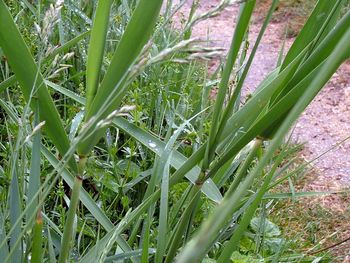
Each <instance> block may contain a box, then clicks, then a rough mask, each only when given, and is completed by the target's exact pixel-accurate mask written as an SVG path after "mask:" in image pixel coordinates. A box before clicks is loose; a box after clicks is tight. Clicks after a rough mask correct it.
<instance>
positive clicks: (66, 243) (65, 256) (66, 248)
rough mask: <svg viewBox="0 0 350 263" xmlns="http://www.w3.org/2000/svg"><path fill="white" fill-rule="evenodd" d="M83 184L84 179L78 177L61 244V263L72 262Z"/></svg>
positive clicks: (75, 180)
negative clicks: (73, 241)
mask: <svg viewBox="0 0 350 263" xmlns="http://www.w3.org/2000/svg"><path fill="white" fill-rule="evenodd" d="M82 184H83V179H82V178H81V177H79V176H76V177H75V178H74V183H73V188H72V196H71V198H70V203H69V209H68V213H67V219H66V222H65V226H64V232H63V237H62V242H61V251H60V256H59V258H58V262H59V263H66V262H67V261H68V262H69V261H70V258H69V255H70V252H71V247H72V238H73V225H74V217H75V213H76V210H77V207H78V204H79V193H80V189H81V186H82Z"/></svg>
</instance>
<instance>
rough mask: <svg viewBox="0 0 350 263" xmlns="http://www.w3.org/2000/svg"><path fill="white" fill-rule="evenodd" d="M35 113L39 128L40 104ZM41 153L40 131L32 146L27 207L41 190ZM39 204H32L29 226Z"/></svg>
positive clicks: (35, 135)
mask: <svg viewBox="0 0 350 263" xmlns="http://www.w3.org/2000/svg"><path fill="white" fill-rule="evenodd" d="M36 104H37V107H36V111H35V120H34V125H35V126H37V125H38V124H39V122H40V120H39V105H38V103H36ZM40 151H41V131H40V129H39V130H37V131H36V133H35V134H34V136H33V146H32V156H31V158H32V159H31V163H30V172H29V182H28V192H27V205H28V204H29V203H31V202H32V200H33V199H34V196H35V195H36V193H37V191H38V189H40V162H41V159H40V157H41V156H40ZM38 204H39V199H38V198H37V201H33V202H32V203H31V207H32V208H30V209H29V210H28V212H27V215H26V219H27V224H31V223H32V222H29V221H28V219H29V218H32V217H31V213H35V207H37V205H38Z"/></svg>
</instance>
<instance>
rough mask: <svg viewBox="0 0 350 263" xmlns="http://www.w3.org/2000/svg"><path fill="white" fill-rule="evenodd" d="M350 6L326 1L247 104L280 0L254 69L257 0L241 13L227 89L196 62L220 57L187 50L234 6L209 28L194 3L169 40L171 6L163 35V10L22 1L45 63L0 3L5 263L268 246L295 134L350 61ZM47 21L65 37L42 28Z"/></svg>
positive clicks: (187, 254) (228, 256)
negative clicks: (249, 41) (272, 205)
mask: <svg viewBox="0 0 350 263" xmlns="http://www.w3.org/2000/svg"><path fill="white" fill-rule="evenodd" d="M341 2H342V1H341V0H337V2H336V4H334V3H330V2H322V1H320V2H318V4H317V8H316V9H315V10H314V12H313V13H312V15H311V16H310V19H309V20H308V21H307V23H306V24H305V26H304V27H303V30H302V31H301V33H300V34H299V35H298V37H297V38H296V40H295V42H294V44H293V46H292V47H291V49H290V50H289V51H288V53H287V55H286V57H285V58H283V59H282V58H281V60H280V63H279V65H278V67H277V68H276V69H275V70H274V71H273V72H271V74H270V75H269V76H268V77H267V79H265V80H264V81H263V83H262V84H261V85H260V86H259V88H258V90H257V91H256V92H255V93H254V94H253V95H252V96H251V98H250V99H249V100H248V101H247V102H246V103H245V104H240V97H241V89H242V87H243V84H244V81H245V78H246V76H247V73H248V72H249V70H250V66H251V65H252V60H253V58H254V55H255V51H256V50H257V48H258V47H259V43H260V40H261V37H262V36H263V34H264V32H265V30H266V27H267V25H268V23H269V22H270V20H271V16H272V13H273V12H274V10H275V8H276V6H277V4H278V1H277V0H274V1H273V2H272V5H271V6H270V9H269V11H268V13H267V16H266V18H265V20H264V24H263V26H262V28H261V31H260V35H259V37H258V38H257V40H256V43H255V45H254V47H253V49H252V52H251V53H250V54H249V56H247V61H245V62H244V63H243V61H241V60H240V59H238V58H239V57H240V54H241V53H242V52H246V51H247V50H246V49H245V46H244V45H243V43H244V42H245V38H246V35H247V32H248V28H249V24H250V23H251V18H252V14H253V11H254V8H255V4H256V1H255V0H252V1H244V2H239V4H240V13H239V16H238V19H237V24H236V27H235V33H234V35H233V37H232V44H231V47H230V50H229V52H228V55H227V58H226V61H225V62H224V63H223V65H222V72H221V77H220V79H210V78H209V77H208V76H207V73H206V70H205V69H203V64H200V62H199V60H208V59H211V58H212V57H213V56H218V55H219V54H218V50H212V49H210V48H207V47H203V46H201V45H200V43H198V41H196V40H194V39H191V27H192V26H193V25H194V24H196V23H197V22H199V21H200V20H202V19H206V18H208V17H211V16H214V15H216V14H217V13H218V12H219V11H220V10H222V9H223V8H224V7H226V6H228V5H229V4H230V1H226V0H224V1H222V2H221V4H220V5H219V6H218V7H216V8H214V9H213V10H210V11H209V12H207V13H205V14H196V2H194V4H193V6H192V12H191V15H190V17H189V18H188V21H187V23H186V28H185V30H184V32H179V33H178V34H176V33H174V32H173V31H172V30H171V29H169V26H168V22H169V21H170V20H171V17H172V15H173V11H174V10H177V9H178V6H177V7H176V6H173V2H172V1H168V2H167V5H166V10H165V14H164V16H165V17H163V19H161V20H158V19H159V14H160V10H161V6H162V4H163V1H161V0H155V1H148V0H140V1H117V2H115V1H112V0H108V1H98V2H97V3H96V5H93V3H92V2H91V3H90V2H89V3H86V4H83V5H82V6H77V5H76V3H73V2H69V1H67V3H66V2H65V5H64V6H62V7H61V4H62V2H56V4H55V5H53V6H52V7H51V6H50V5H45V4H43V5H38V6H33V5H32V4H31V3H30V2H28V1H27V2H25V8H23V7H22V6H21V5H15V6H14V7H13V8H19V9H20V10H21V11H20V12H22V13H24V14H27V15H28V18H31V19H32V21H31V22H29V25H33V27H34V23H33V21H36V19H37V21H36V22H37V26H35V27H36V28H37V29H38V32H40V34H39V37H40V38H39V37H38V47H39V48H38V49H35V48H34V50H30V49H29V48H28V45H27V44H26V40H25V39H24V38H23V35H22V34H21V28H23V27H25V26H27V24H26V23H24V22H19V21H18V20H16V19H14V18H13V17H12V15H11V13H10V11H9V10H8V7H7V5H6V3H5V2H4V1H3V0H0V47H1V49H2V53H1V54H2V56H3V57H4V58H5V59H3V60H2V62H1V74H2V75H1V79H2V82H1V83H0V87H1V91H2V92H4V91H5V90H6V96H5V99H1V100H0V105H1V107H2V109H3V111H4V115H5V125H4V126H3V129H2V134H5V135H6V136H7V137H8V138H11V140H9V142H3V144H4V145H6V146H5V147H3V148H5V150H6V151H7V153H8V154H7V156H9V157H8V160H6V161H5V160H2V161H3V162H2V164H3V166H4V168H3V169H2V170H3V171H4V172H3V173H2V174H1V176H2V177H3V179H4V181H5V182H6V187H4V189H5V192H6V194H4V195H3V200H2V201H3V203H4V204H5V205H4V207H3V208H1V210H0V227H1V231H0V234H1V237H2V239H1V241H0V242H1V243H0V252H1V253H0V261H1V262H7V261H13V260H17V261H21V262H22V261H23V262H26V261H28V260H31V259H32V258H31V257H33V258H34V259H35V260H40V259H44V260H46V261H52V262H55V261H56V260H58V262H62V263H63V262H69V261H78V260H79V262H105V261H106V262H111V261H115V260H127V261H136V262H138V261H142V262H173V261H177V262H200V261H202V260H216V261H217V262H229V261H230V260H234V259H233V257H237V256H238V257H239V255H240V253H239V251H241V247H240V243H241V242H242V241H244V239H245V237H246V236H247V235H248V236H249V234H250V231H251V230H253V231H255V235H256V236H257V237H259V238H261V236H263V235H264V231H260V230H261V229H263V228H264V227H265V223H264V222H267V221H266V220H265V219H264V216H261V217H260V220H256V219H255V216H256V214H257V211H259V212H260V211H263V212H264V210H265V208H266V207H265V202H266V201H265V199H274V198H276V196H275V193H271V192H270V190H271V189H273V188H274V187H275V186H276V185H278V184H280V183H281V182H283V181H285V180H287V179H288V177H289V176H287V177H285V176H283V175H282V174H281V169H282V170H283V168H284V167H285V166H286V165H287V166H288V165H290V162H289V161H288V158H289V156H290V150H289V148H288V147H287V146H286V145H285V144H284V142H285V141H284V138H285V136H286V134H287V133H288V131H289V129H290V128H291V126H292V125H293V123H294V122H295V121H296V119H297V118H298V116H299V115H300V114H301V113H302V111H303V110H304V109H305V108H306V107H307V105H308V104H309V103H310V102H311V101H312V99H313V98H314V97H315V96H316V94H317V93H318V92H319V91H320V90H321V89H322V87H323V86H324V85H325V83H326V82H327V81H328V80H329V79H330V77H331V76H332V75H333V73H334V72H335V71H336V70H337V68H338V67H339V66H340V65H341V64H342V63H343V62H344V61H345V60H346V59H347V58H348V57H350V53H349V50H350V43H349V42H348V39H349V36H350V29H349V28H350V27H349V24H350V13H347V14H346V15H344V17H343V18H342V20H341V21H340V22H339V23H338V22H337V18H338V16H339V14H340V8H341ZM236 4H238V2H237V3H236ZM180 5H181V3H180ZM22 9H23V10H22ZM43 10H45V12H46V14H48V15H50V14H54V16H55V19H53V21H54V23H47V21H41V20H40V19H41V17H43V18H47V16H45V14H44V13H43V12H44V11H43ZM26 12H27V13H26ZM320 14H326V15H324V16H320ZM320 17H321V18H320ZM48 24H50V25H51V26H50V27H45V26H44V25H48ZM40 25H42V26H40ZM41 28H42V29H44V28H45V30H41ZM46 29H47V30H46ZM311 29H312V30H311ZM66 31H68V32H66ZM88 35H89V36H90V39H89V40H87V39H85V38H86V36H88ZM31 51H33V52H31ZM72 52H75V53H74V54H73V53H72ZM63 61H64V62H67V63H69V64H68V65H67V64H66V63H61V62H63ZM234 68H240V69H241V70H240V71H239V72H235V71H233V69H234ZM232 74H234V79H236V80H237V81H236V82H235V83H234V85H235V86H234V87H232V86H230V84H229V81H230V78H231V75H232ZM214 86H218V93H217V96H216V99H215V101H211V100H210V99H209V97H210V90H211V89H212V88H213V87H214ZM19 89H20V90H21V92H22V93H23V96H22V95H19V94H18V90H19ZM18 97H20V98H21V100H15V99H14V98H18ZM68 131H69V132H68ZM276 153H277V154H276ZM4 159H5V158H4ZM262 215H264V213H262ZM112 222H113V223H112ZM252 222H253V223H252ZM254 222H255V223H254ZM271 225H272V224H270V226H271ZM273 228H275V227H273ZM42 230H43V231H42ZM41 232H43V235H42V236H41V235H40V234H39V233H41ZM258 232H259V233H258ZM260 232H261V233H260ZM276 233H279V231H274V234H273V235H272V238H277V236H278V235H279V234H276ZM278 238H279V237H278ZM260 241H261V240H260ZM260 241H259V242H260ZM260 243H261V242H260ZM24 248H25V249H24ZM233 252H235V253H233ZM241 252H242V251H241ZM237 254H238V255H237ZM255 256H256V257H264V256H265V253H259V251H254V257H255ZM268 256H269V257H275V258H279V257H280V256H281V251H280V250H274V252H273V253H272V254H268ZM287 256H288V255H287ZM248 257H249V258H250V255H248ZM299 258H300V257H299Z"/></svg>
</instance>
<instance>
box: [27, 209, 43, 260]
mask: <svg viewBox="0 0 350 263" xmlns="http://www.w3.org/2000/svg"><path fill="white" fill-rule="evenodd" d="M42 229H43V220H42V217H41V212H40V210H39V211H38V213H37V218H36V220H35V224H34V228H33V242H32V258H31V261H30V262H31V263H40V262H42V255H43V244H42V242H43V233H42Z"/></svg>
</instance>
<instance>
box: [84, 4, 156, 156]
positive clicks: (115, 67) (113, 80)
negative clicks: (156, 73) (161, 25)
mask: <svg viewBox="0 0 350 263" xmlns="http://www.w3.org/2000/svg"><path fill="white" fill-rule="evenodd" d="M162 2H163V1H162V0H154V1H149V0H140V1H139V3H138V5H137V7H136V9H135V11H134V13H133V15H132V17H131V20H130V22H129V24H128V25H127V27H126V29H125V32H124V34H123V36H122V38H121V40H120V42H119V44H118V46H117V49H116V51H115V53H114V55H113V58H112V60H111V63H110V66H109V67H108V69H107V72H106V74H105V76H104V78H103V80H102V82H101V85H100V87H99V92H98V93H97V94H96V96H95V98H94V100H93V102H92V104H91V107H90V108H89V109H88V111H87V113H86V116H85V119H86V120H89V119H90V118H91V117H92V116H93V115H95V114H96V113H98V112H99V111H100V109H101V108H103V106H104V107H106V109H105V110H103V112H101V117H100V118H101V119H103V118H105V117H106V116H107V115H108V114H109V113H111V112H112V111H113V110H115V109H116V108H117V107H118V106H119V104H120V102H121V99H122V98H123V97H124V93H125V90H124V88H122V86H123V85H117V84H118V83H120V82H121V81H122V79H123V76H125V75H126V74H127V72H128V70H129V69H130V67H131V66H132V64H133V63H134V61H135V59H136V58H137V57H138V55H139V54H140V52H141V50H142V48H143V47H144V45H145V44H146V43H147V41H148V40H149V37H150V35H151V33H152V30H153V28H154V25H155V23H156V20H157V18H158V14H159V11H160V8H161V5H162ZM115 87H117V88H115ZM109 98H110V99H109ZM109 100H110V101H109ZM106 101H107V102H106ZM102 135H103V131H98V132H96V133H94V134H91V136H88V138H86V139H85V140H83V141H82V142H81V143H80V144H79V145H78V152H79V154H81V155H86V154H87V153H88V152H89V151H90V149H92V147H93V146H94V145H95V144H96V143H97V141H98V140H99V139H100V138H101V136H102Z"/></svg>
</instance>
